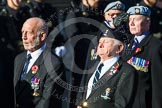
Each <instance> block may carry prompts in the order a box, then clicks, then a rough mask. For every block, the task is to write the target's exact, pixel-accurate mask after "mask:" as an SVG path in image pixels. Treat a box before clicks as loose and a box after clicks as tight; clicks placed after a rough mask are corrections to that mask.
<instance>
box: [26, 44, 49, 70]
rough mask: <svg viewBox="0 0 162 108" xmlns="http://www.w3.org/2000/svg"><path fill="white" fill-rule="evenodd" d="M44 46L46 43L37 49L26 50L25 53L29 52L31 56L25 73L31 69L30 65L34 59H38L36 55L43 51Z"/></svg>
mask: <svg viewBox="0 0 162 108" xmlns="http://www.w3.org/2000/svg"><path fill="white" fill-rule="evenodd" d="M45 48H46V44H44V45H43V46H42V47H41V48H39V49H38V50H36V51H34V52H32V53H30V52H29V51H28V52H27V55H28V54H31V57H32V58H31V59H30V61H29V65H28V69H27V72H26V73H28V72H29V70H30V69H31V67H32V66H33V64H34V63H35V61H36V60H37V59H38V57H39V56H40V55H41V53H42V52H43V51H44V49H45Z"/></svg>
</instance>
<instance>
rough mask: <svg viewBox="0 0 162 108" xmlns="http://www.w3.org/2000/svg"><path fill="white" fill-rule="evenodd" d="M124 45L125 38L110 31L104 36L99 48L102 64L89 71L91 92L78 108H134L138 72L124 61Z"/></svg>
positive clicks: (86, 93) (99, 62)
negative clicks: (132, 106) (132, 105)
mask: <svg viewBox="0 0 162 108" xmlns="http://www.w3.org/2000/svg"><path fill="white" fill-rule="evenodd" d="M122 42H123V37H122V36H120V35H119V34H116V33H114V32H111V31H110V30H108V29H107V30H106V31H105V32H104V33H102V35H101V37H100V39H99V44H98V47H97V54H98V55H99V57H100V60H99V61H98V63H97V62H96V65H95V66H93V68H92V70H91V71H88V73H91V75H90V77H87V83H86V86H87V90H86V92H85V93H84V96H83V97H84V98H83V101H82V102H81V103H80V105H79V106H78V108H84V107H88V108H131V102H132V100H133V99H134V96H133V93H134V90H135V89H134V88H135V83H134V82H135V78H136V75H135V74H136V73H135V72H136V71H135V69H134V68H133V67H132V66H131V65H129V64H127V63H126V62H123V61H122V59H121V58H120V53H121V52H122V51H123V48H124V45H123V43H122ZM86 86H85V87H86Z"/></svg>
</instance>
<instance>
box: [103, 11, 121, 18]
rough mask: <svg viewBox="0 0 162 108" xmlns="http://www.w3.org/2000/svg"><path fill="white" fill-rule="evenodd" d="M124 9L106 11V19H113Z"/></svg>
mask: <svg viewBox="0 0 162 108" xmlns="http://www.w3.org/2000/svg"><path fill="white" fill-rule="evenodd" d="M121 12H122V11H120V10H108V11H107V12H105V13H104V18H105V20H109V21H113V19H114V18H115V17H116V16H117V15H119V14H120V13H121Z"/></svg>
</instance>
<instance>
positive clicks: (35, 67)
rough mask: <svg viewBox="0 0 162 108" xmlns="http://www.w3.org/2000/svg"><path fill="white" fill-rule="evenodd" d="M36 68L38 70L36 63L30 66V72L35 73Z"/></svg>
mask: <svg viewBox="0 0 162 108" xmlns="http://www.w3.org/2000/svg"><path fill="white" fill-rule="evenodd" d="M37 70H38V66H37V65H34V66H32V73H33V74H36V72H37Z"/></svg>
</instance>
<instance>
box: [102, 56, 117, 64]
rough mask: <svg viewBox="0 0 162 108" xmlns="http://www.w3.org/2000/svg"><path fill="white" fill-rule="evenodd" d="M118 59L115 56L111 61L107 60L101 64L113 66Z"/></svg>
mask: <svg viewBox="0 0 162 108" xmlns="http://www.w3.org/2000/svg"><path fill="white" fill-rule="evenodd" d="M118 59H119V56H115V57H113V58H111V59H108V60H106V61H104V62H102V63H103V64H104V66H106V65H110V64H112V65H113V64H114V62H116V61H117V60H118ZM100 63H101V62H100Z"/></svg>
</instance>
